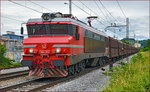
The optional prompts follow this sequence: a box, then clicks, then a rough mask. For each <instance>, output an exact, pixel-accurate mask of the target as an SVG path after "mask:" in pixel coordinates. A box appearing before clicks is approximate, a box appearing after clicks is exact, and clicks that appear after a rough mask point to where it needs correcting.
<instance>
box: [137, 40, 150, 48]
mask: <svg viewBox="0 0 150 92" xmlns="http://www.w3.org/2000/svg"><path fill="white" fill-rule="evenodd" d="M148 40H149V39H147V40H141V41H139V43H140V44H141V46H142V47H145V46H146V45H147V44H148Z"/></svg>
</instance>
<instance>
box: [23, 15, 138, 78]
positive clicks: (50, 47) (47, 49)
mask: <svg viewBox="0 0 150 92" xmlns="http://www.w3.org/2000/svg"><path fill="white" fill-rule="evenodd" d="M26 26H27V33H28V38H26V39H24V42H23V45H24V55H23V59H22V61H21V64H22V65H23V66H28V67H29V70H30V71H29V75H30V76H39V77H65V76H68V75H74V74H75V73H79V72H81V71H83V70H84V69H85V68H86V67H88V66H104V65H106V64H110V63H113V62H115V61H116V60H119V59H121V58H125V57H127V56H129V55H132V54H134V53H137V52H138V51H139V49H137V48H135V47H133V46H131V45H128V44H125V43H122V42H121V41H119V40H116V39H113V38H111V37H109V36H107V35H106V34H105V33H104V32H102V31H99V30H97V29H95V28H93V27H91V26H89V25H87V24H86V23H84V22H82V21H80V20H78V19H76V18H75V17H73V16H72V15H70V14H62V13H43V14H42V16H41V18H37V19H29V20H28V22H27V23H26ZM21 34H23V27H22V28H21Z"/></svg>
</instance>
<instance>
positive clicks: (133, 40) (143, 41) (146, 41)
mask: <svg viewBox="0 0 150 92" xmlns="http://www.w3.org/2000/svg"><path fill="white" fill-rule="evenodd" d="M122 40H127V39H126V38H123V39H122ZM148 40H149V39H147V40H140V41H139V43H140V44H141V47H145V46H146V45H147V44H148ZM129 42H130V43H131V44H132V45H133V44H134V42H135V39H134V38H129Z"/></svg>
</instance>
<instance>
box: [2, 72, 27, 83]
mask: <svg viewBox="0 0 150 92" xmlns="http://www.w3.org/2000/svg"><path fill="white" fill-rule="evenodd" d="M28 73H29V70H24V71H18V72H12V73H6V74H1V75H0V80H1V81H6V80H10V79H13V78H17V77H23V76H26V75H28Z"/></svg>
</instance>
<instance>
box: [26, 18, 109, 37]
mask: <svg viewBox="0 0 150 92" xmlns="http://www.w3.org/2000/svg"><path fill="white" fill-rule="evenodd" d="M41 21H43V19H42V18H35V19H29V20H28V21H27V23H30V22H41ZM48 21H52V22H60V21H63V22H67V21H70V22H72V23H75V24H78V25H80V26H82V27H84V28H86V29H89V30H90V31H91V30H92V31H93V32H95V33H98V34H100V35H103V36H105V37H108V36H107V35H106V34H105V33H104V32H102V31H100V30H97V29H96V28H93V27H90V26H88V25H87V24H86V23H84V22H82V21H80V20H75V19H71V18H54V19H50V20H48Z"/></svg>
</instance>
